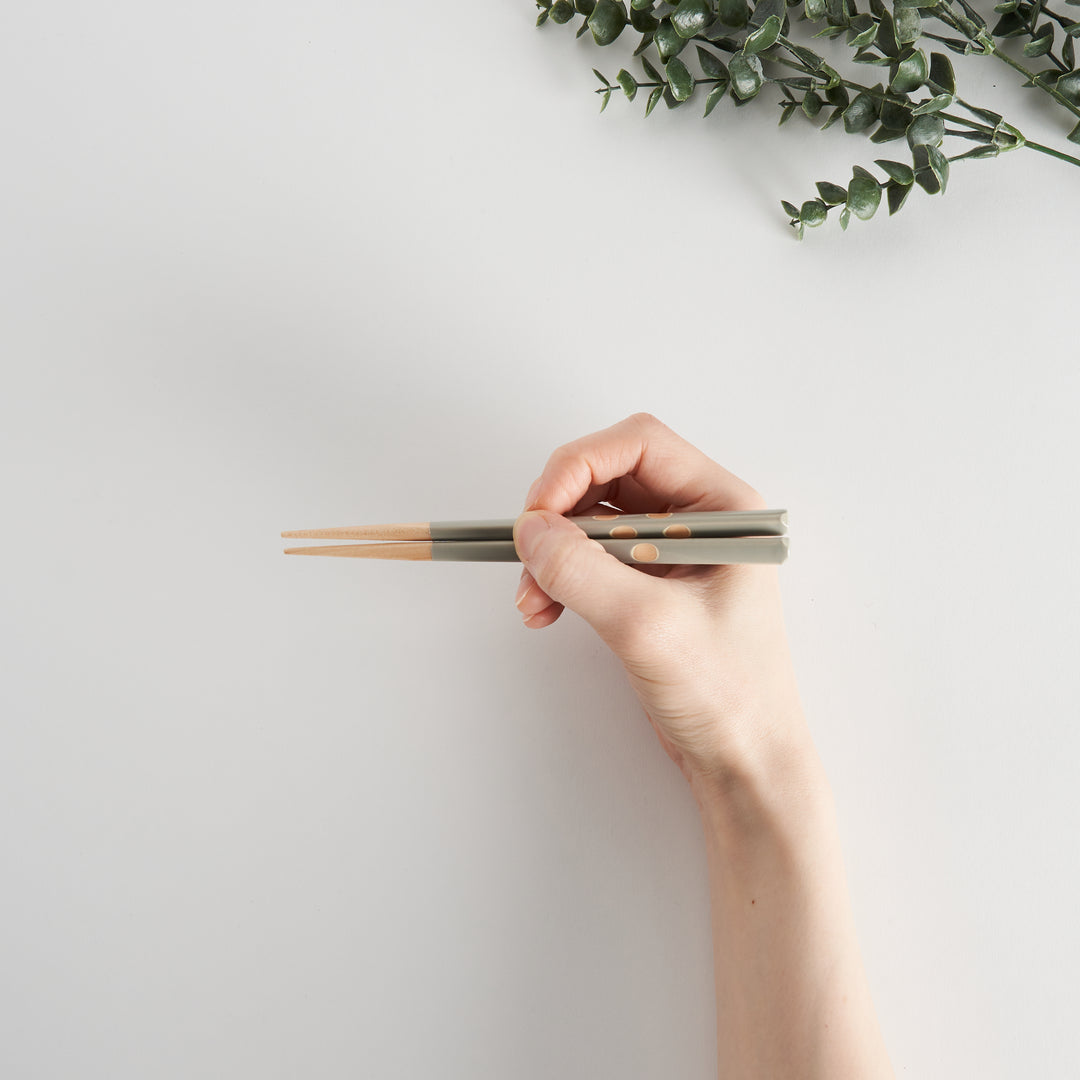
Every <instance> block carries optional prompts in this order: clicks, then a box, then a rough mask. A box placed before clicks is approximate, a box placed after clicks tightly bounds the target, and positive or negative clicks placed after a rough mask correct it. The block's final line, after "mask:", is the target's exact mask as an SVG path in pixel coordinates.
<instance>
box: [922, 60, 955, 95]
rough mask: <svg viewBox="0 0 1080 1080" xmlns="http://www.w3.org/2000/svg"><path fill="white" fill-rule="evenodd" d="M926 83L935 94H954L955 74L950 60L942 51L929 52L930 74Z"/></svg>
mask: <svg viewBox="0 0 1080 1080" xmlns="http://www.w3.org/2000/svg"><path fill="white" fill-rule="evenodd" d="M926 82H927V85H928V86H929V87H930V89H931V90H933V92H934V93H935V94H955V93H956V76H955V75H954V74H953V66H952V61H951V60H950V59H949V58H948V57H947V56H946V55H945V54H944V53H939V52H936V53H931V54H930V75H929V78H927V80H926Z"/></svg>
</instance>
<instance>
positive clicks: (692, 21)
mask: <svg viewBox="0 0 1080 1080" xmlns="http://www.w3.org/2000/svg"><path fill="white" fill-rule="evenodd" d="M712 21H713V13H712V7H711V6H710V5H709V3H708V0H682V2H681V3H680V4H679V6H678V7H677V8H676V9H675V10H674V11H673V12H672V13H671V25H672V26H674V27H675V32H676V33H677V34H679V36H680V37H684V38H692V37H693V36H694V35H695V34H700V33H701V31H702V30H704V29H705V27H706V26H708V25H709V23H711V22H712Z"/></svg>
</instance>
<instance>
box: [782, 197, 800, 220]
mask: <svg viewBox="0 0 1080 1080" xmlns="http://www.w3.org/2000/svg"><path fill="white" fill-rule="evenodd" d="M780 205H781V206H782V207H783V208H784V213H785V214H787V216H788V217H790V218H798V216H799V208H798V207H797V206H794V205H792V204H791V203H789V202H787V201H786V200H785V199H781V200H780Z"/></svg>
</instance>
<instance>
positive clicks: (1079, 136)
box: [1065, 0, 1080, 143]
mask: <svg viewBox="0 0 1080 1080" xmlns="http://www.w3.org/2000/svg"><path fill="white" fill-rule="evenodd" d="M1070 2H1071V0H1065V3H1067V4H1068V3H1070ZM1065 137H1066V138H1067V139H1068V140H1069V142H1074V143H1080V124H1077V125H1076V127H1074V128H1073V129H1072V131H1070V132H1069V134H1068V135H1066V136H1065Z"/></svg>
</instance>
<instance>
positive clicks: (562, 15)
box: [548, 0, 574, 26]
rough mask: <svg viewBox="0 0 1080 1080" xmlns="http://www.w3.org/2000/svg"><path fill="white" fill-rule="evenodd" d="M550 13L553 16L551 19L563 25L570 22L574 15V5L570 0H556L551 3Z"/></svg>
mask: <svg viewBox="0 0 1080 1080" xmlns="http://www.w3.org/2000/svg"><path fill="white" fill-rule="evenodd" d="M548 14H549V15H550V16H551V21H552V22H553V23H557V24H559V25H560V26H561V25H562V24H563V23H568V22H569V21H570V20H571V19H572V18H573V17H574V5H573V4H571V3H569V0H555V3H554V4H552V5H551V9H550V11H549V12H548Z"/></svg>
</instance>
